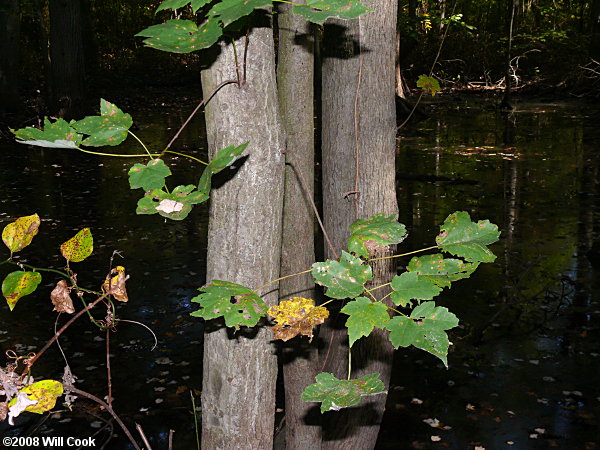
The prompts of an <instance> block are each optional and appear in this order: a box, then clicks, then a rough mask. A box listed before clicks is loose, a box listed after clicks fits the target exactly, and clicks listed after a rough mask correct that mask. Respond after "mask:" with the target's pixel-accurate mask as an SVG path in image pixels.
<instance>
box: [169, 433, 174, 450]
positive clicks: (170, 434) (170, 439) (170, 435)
mask: <svg viewBox="0 0 600 450" xmlns="http://www.w3.org/2000/svg"><path fill="white" fill-rule="evenodd" d="M173 433H175V430H169V450H173Z"/></svg>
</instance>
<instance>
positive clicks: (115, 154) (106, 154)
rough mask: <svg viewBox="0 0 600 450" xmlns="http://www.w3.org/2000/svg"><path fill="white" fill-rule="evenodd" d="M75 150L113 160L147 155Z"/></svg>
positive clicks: (153, 155)
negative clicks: (110, 157)
mask: <svg viewBox="0 0 600 450" xmlns="http://www.w3.org/2000/svg"><path fill="white" fill-rule="evenodd" d="M75 148H76V149H77V150H79V151H80V152H83V153H89V154H90V155H97V156H112V157H115V158H140V157H142V156H148V154H146V153H141V154H135V155H126V154H124V153H103V152H94V151H92V150H87V149H85V148H81V147H75ZM150 156H151V157H155V156H160V155H159V154H157V153H154V154H151V155H150Z"/></svg>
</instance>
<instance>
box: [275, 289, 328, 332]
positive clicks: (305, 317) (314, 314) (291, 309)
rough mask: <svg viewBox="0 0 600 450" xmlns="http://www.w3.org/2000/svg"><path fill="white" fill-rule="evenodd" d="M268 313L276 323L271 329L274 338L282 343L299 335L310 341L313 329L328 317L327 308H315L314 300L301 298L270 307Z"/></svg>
mask: <svg viewBox="0 0 600 450" xmlns="http://www.w3.org/2000/svg"><path fill="white" fill-rule="evenodd" d="M268 313H269V315H270V316H272V317H273V319H274V320H275V322H276V323H277V324H276V325H275V326H273V327H271V330H273V334H274V338H275V339H281V340H282V341H289V340H290V339H292V338H293V337H296V336H298V335H299V334H301V335H303V336H308V337H309V338H310V340H312V338H313V329H314V328H315V327H316V326H317V325H320V324H322V323H323V322H324V321H325V319H326V318H327V317H329V311H328V310H327V308H324V307H322V306H315V301H314V300H312V299H309V298H302V297H294V298H293V299H292V300H284V301H282V302H281V303H279V305H275V306H271V307H270V308H269V311H268Z"/></svg>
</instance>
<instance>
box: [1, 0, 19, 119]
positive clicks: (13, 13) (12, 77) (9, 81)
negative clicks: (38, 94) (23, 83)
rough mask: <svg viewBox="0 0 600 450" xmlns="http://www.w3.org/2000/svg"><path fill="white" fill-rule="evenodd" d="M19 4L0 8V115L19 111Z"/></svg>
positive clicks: (11, 1) (7, 3) (10, 0)
mask: <svg viewBox="0 0 600 450" xmlns="http://www.w3.org/2000/svg"><path fill="white" fill-rule="evenodd" d="M19 21H20V18H19V2H18V0H6V1H5V2H4V4H3V6H0V113H3V112H16V111H17V110H18V109H19V67H20V65H19V31H20V30H19V28H20V22H19Z"/></svg>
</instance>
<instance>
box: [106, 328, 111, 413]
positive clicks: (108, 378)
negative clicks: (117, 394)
mask: <svg viewBox="0 0 600 450" xmlns="http://www.w3.org/2000/svg"><path fill="white" fill-rule="evenodd" d="M105 331H106V378H107V388H108V389H107V390H108V398H107V399H106V401H107V403H108V406H110V407H111V408H112V377H111V372H110V327H107V328H106V330H105Z"/></svg>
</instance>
